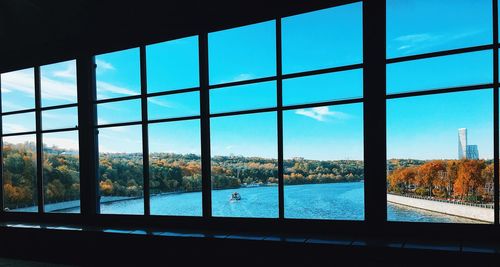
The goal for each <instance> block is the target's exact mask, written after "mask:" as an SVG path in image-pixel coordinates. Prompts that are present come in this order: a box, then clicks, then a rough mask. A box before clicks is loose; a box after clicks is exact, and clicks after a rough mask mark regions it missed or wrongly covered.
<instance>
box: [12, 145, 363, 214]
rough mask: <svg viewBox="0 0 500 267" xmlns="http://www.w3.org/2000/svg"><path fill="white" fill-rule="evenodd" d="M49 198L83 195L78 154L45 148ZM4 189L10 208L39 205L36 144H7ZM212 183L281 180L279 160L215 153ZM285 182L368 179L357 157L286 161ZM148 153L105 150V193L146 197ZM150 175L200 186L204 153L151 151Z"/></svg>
mask: <svg viewBox="0 0 500 267" xmlns="http://www.w3.org/2000/svg"><path fill="white" fill-rule="evenodd" d="M43 151H44V153H43V155H44V159H43V185H44V189H43V190H44V201H45V203H53V202H60V201H68V200H74V199H78V198H79V197H80V177H79V173H80V172H79V168H80V166H79V157H78V155H77V154H76V153H68V151H65V150H62V149H58V148H56V147H52V148H48V147H44V149H43ZM3 159H4V173H3V177H4V185H3V188H4V194H5V207H7V208H9V209H14V208H20V207H25V206H34V205H36V203H37V200H36V198H37V192H36V184H37V183H36V145H35V144H34V143H33V142H26V143H24V144H9V143H4V148H3ZM211 165H212V166H211V167H212V188H213V189H227V188H238V187H241V186H247V185H273V184H277V183H278V161H277V160H276V159H266V158H259V157H243V156H215V157H213V158H212V162H211ZM283 167H284V169H283V170H284V182H285V184H286V185H298V184H312V183H334V182H353V181H360V180H362V179H363V162H362V161H357V160H333V161H326V160H321V161H320V160H307V159H303V158H294V159H289V160H284V162H283ZM143 171H144V170H143V157H142V154H140V153H101V154H100V155H99V180H98V182H99V191H100V195H101V196H128V197H141V196H142V195H143V190H144V180H143ZM149 180H150V190H151V194H158V193H169V192H193V191H201V180H202V179H201V158H200V156H199V155H195V154H173V153H152V154H151V155H150V166H149Z"/></svg>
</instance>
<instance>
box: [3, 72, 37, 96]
mask: <svg viewBox="0 0 500 267" xmlns="http://www.w3.org/2000/svg"><path fill="white" fill-rule="evenodd" d="M34 88H35V77H34V73H33V70H32V69H26V70H19V71H13V72H8V73H4V74H2V91H3V92H4V93H7V92H13V91H18V92H21V93H24V94H27V95H29V96H31V97H34V95H35V89H34Z"/></svg>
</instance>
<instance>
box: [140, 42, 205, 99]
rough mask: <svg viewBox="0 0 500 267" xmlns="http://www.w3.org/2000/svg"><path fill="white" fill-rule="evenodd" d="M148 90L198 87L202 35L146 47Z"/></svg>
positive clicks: (157, 90) (158, 90) (151, 91)
mask: <svg viewBox="0 0 500 267" xmlns="http://www.w3.org/2000/svg"><path fill="white" fill-rule="evenodd" d="M146 55H147V56H146V62H147V71H148V73H147V79H148V92H149V93H153V92H161V91H169V90H175V89H183V88H191V87H198V86H199V85H200V82H199V64H198V36H193V37H188V38H183V39H178V40H173V41H168V42H163V43H158V44H153V45H148V46H146Z"/></svg>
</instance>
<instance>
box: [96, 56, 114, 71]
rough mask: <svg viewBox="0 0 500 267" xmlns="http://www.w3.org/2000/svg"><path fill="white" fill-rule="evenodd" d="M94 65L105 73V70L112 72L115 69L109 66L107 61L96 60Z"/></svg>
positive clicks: (111, 65)
mask: <svg viewBox="0 0 500 267" xmlns="http://www.w3.org/2000/svg"><path fill="white" fill-rule="evenodd" d="M95 64H96V65H97V69H98V70H102V71H106V70H114V69H115V67H114V66H113V64H111V63H109V62H107V61H104V60H101V59H96V61H95Z"/></svg>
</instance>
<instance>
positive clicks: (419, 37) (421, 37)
mask: <svg viewBox="0 0 500 267" xmlns="http://www.w3.org/2000/svg"><path fill="white" fill-rule="evenodd" d="M435 38H436V36H432V35H431V34H429V33H417V34H408V35H402V36H399V37H397V38H396V39H395V40H396V41H399V42H408V43H419V42H425V41H428V40H431V39H435Z"/></svg>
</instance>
